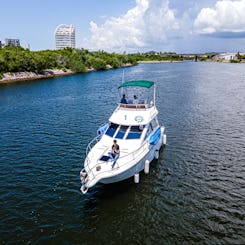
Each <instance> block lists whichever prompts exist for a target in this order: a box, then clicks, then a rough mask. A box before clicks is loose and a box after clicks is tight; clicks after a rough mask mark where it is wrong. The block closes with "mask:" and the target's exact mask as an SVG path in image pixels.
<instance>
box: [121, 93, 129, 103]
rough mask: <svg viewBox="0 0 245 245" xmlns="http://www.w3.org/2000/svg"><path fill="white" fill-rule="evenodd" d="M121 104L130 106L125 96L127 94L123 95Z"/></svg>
mask: <svg viewBox="0 0 245 245" xmlns="http://www.w3.org/2000/svg"><path fill="white" fill-rule="evenodd" d="M120 103H121V104H128V102H127V100H126V95H125V94H123V96H122V98H121V101H120Z"/></svg>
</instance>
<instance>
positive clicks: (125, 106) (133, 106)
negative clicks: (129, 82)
mask: <svg viewBox="0 0 245 245" xmlns="http://www.w3.org/2000/svg"><path fill="white" fill-rule="evenodd" d="M153 106H154V104H153V102H151V103H150V104H147V103H143V104H122V103H118V108H119V109H136V110H142V109H143V110H145V109H149V108H151V107H153Z"/></svg>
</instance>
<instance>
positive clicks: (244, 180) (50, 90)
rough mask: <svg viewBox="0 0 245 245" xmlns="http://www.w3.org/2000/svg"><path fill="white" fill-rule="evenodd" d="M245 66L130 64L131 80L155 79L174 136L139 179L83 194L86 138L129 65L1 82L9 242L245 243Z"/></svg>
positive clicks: (4, 229)
mask: <svg viewBox="0 0 245 245" xmlns="http://www.w3.org/2000/svg"><path fill="white" fill-rule="evenodd" d="M243 70H244V67H243V66H241V65H239V64H236V65H234V64H215V63H199V62H197V63H192V62H184V63H179V64H174V63H169V64H167V63H164V64H141V65H139V66H135V67H131V68H128V69H127V70H126V72H125V74H126V80H132V79H139V78H144V79H149V80H156V81H157V95H156V96H157V106H158V110H159V121H160V122H161V123H162V124H164V125H165V126H166V133H167V137H168V144H167V146H166V147H165V149H163V150H162V151H161V152H160V157H159V160H158V161H154V162H153V163H152V164H151V169H150V174H149V175H145V174H144V173H141V174H140V184H138V185H135V184H134V183H133V179H132V178H131V179H129V180H126V181H123V182H120V183H115V184H113V185H102V184H98V185H96V186H95V187H94V188H93V189H91V190H90V191H89V193H88V194H87V195H85V196H84V195H82V194H81V193H80V190H79V188H80V180H79V171H80V169H81V167H82V162H83V160H84V158H85V149H86V145H87V143H88V142H89V141H90V140H91V139H92V138H93V137H94V136H95V134H96V130H97V128H98V127H99V126H100V125H102V124H103V123H104V122H106V121H107V119H108V117H109V116H110V113H111V112H112V111H113V110H114V107H115V100H116V98H115V94H117V91H116V89H115V88H116V87H117V86H118V77H121V70H120V69H118V70H111V71H105V72H98V73H90V74H85V75H73V76H67V77H59V78H55V79H51V80H42V81H36V82H33V83H31V82H28V83H20V84H12V85H4V86H1V87H0V117H1V119H2V118H4V120H0V128H1V134H0V140H1V151H0V186H1V189H0V217H1V221H0V227H1V228H0V241H1V243H4V242H5V243H25V244H26V243H36V244H39V243H40V244H41V243H46V242H50V243H61V244H62V243H72V244H80V243H84V244H95V243H98V242H99V243H102V244H103V243H105V244H107V243H108V242H109V243H119V244H153V243H156V244H194V243H197V244H245V240H244V237H245V236H244V234H245V228H244V227H245V223H244V220H245V213H244V210H245V206H244V205H245V188H244V186H245V168H244V167H245V165H244V162H245V142H244V139H245V131H244V116H245V108H244V106H243V105H244V104H245V96H244V88H245V87H244V77H245V75H244V72H243ZM153 71H154V72H153ZM230 81H232V83H231V82H230ZM105 84H106V86H105ZM114 92H115V93H114Z"/></svg>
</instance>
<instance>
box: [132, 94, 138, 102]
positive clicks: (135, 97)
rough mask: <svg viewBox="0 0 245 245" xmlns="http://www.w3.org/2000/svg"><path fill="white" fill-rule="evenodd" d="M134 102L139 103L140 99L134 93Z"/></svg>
mask: <svg viewBox="0 0 245 245" xmlns="http://www.w3.org/2000/svg"><path fill="white" fill-rule="evenodd" d="M133 104H139V100H138V98H137V96H136V95H134V99H133Z"/></svg>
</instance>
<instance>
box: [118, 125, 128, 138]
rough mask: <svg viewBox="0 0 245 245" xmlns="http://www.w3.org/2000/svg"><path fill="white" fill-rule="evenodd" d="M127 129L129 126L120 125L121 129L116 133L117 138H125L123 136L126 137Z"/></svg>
mask: <svg viewBox="0 0 245 245" xmlns="http://www.w3.org/2000/svg"><path fill="white" fill-rule="evenodd" d="M127 130H128V126H123V125H121V127H120V129H119V131H118V133H117V135H116V138H117V139H123V137H124V135H125V133H126V132H127Z"/></svg>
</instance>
